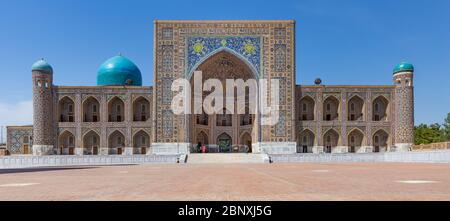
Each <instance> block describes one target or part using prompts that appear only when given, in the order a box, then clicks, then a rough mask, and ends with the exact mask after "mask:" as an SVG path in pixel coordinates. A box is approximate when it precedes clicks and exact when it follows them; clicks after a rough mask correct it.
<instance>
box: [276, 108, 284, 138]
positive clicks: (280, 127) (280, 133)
mask: <svg viewBox="0 0 450 221" xmlns="http://www.w3.org/2000/svg"><path fill="white" fill-rule="evenodd" d="M285 134H286V113H285V112H284V111H280V118H279V119H278V123H277V124H276V126H275V136H284V135H285Z"/></svg>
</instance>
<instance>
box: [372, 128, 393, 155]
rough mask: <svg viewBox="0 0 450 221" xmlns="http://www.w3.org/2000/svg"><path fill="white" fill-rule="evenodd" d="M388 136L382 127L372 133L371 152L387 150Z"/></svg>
mask: <svg viewBox="0 0 450 221" xmlns="http://www.w3.org/2000/svg"><path fill="white" fill-rule="evenodd" d="M389 140H390V136H389V133H388V132H386V131H385V130H384V129H379V130H377V131H375V133H373V134H372V146H373V152H386V151H388V147H389V142H390V141H389Z"/></svg>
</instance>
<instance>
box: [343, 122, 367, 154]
mask: <svg viewBox="0 0 450 221" xmlns="http://www.w3.org/2000/svg"><path fill="white" fill-rule="evenodd" d="M347 143H348V147H349V149H348V152H350V153H359V152H363V149H361V147H363V146H366V136H365V134H364V131H362V130H361V129H359V128H353V129H351V130H350V132H349V133H348V135H347Z"/></svg>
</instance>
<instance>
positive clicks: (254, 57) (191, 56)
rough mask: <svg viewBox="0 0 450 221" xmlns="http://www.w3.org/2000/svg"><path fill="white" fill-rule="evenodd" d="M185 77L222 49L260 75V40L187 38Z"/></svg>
mask: <svg viewBox="0 0 450 221" xmlns="http://www.w3.org/2000/svg"><path fill="white" fill-rule="evenodd" d="M187 46H188V49H187V55H186V56H187V69H186V73H187V75H191V74H192V72H193V71H194V69H195V68H196V67H197V66H198V65H200V63H202V62H203V61H204V60H205V59H207V58H208V57H209V56H211V55H213V54H215V53H216V52H217V51H221V50H222V49H228V50H231V51H232V52H234V53H236V54H238V55H240V56H241V57H243V58H245V59H246V61H247V63H249V64H250V65H251V66H252V68H253V69H254V70H255V71H256V72H257V75H258V76H259V75H260V69H261V68H260V65H261V38H260V37H258V36H223V37H198V36H196V37H188V38H187Z"/></svg>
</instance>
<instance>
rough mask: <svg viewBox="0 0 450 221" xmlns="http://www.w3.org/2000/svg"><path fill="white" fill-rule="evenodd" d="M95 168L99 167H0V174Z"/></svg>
mask: <svg viewBox="0 0 450 221" xmlns="http://www.w3.org/2000/svg"><path fill="white" fill-rule="evenodd" d="M94 168H97V167H35V168H17V169H0V174H8V173H32V172H45V171H58V170H83V169H94Z"/></svg>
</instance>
